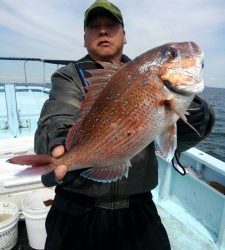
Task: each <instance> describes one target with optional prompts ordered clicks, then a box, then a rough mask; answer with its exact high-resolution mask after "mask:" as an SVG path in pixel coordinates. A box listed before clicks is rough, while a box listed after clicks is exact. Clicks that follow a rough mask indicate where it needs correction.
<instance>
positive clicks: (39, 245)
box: [22, 188, 55, 249]
mask: <svg viewBox="0 0 225 250" xmlns="http://www.w3.org/2000/svg"><path fill="white" fill-rule="evenodd" d="M54 196H55V192H54V191H53V190H51V189H47V188H46V189H43V190H40V191H37V192H33V193H31V194H29V195H28V196H27V197H26V198H24V199H23V202H22V210H23V215H24V218H25V222H26V228H27V235H28V241H29V245H30V246H31V247H32V248H35V249H44V245H45V240H46V230H45V220H46V217H47V214H48V211H49V209H50V206H48V207H46V206H45V204H44V203H43V202H44V201H46V200H49V199H54Z"/></svg>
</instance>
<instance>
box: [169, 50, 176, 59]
mask: <svg viewBox="0 0 225 250" xmlns="http://www.w3.org/2000/svg"><path fill="white" fill-rule="evenodd" d="M167 56H168V57H169V58H170V59H175V58H176V57H177V56H178V52H177V50H176V49H175V48H169V49H168V50H167Z"/></svg>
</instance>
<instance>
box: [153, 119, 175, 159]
mask: <svg viewBox="0 0 225 250" xmlns="http://www.w3.org/2000/svg"><path fill="white" fill-rule="evenodd" d="M156 142H157V144H158V145H159V147H160V149H161V151H162V153H163V155H164V157H165V158H166V160H167V161H169V162H170V161H171V160H172V158H173V156H174V153H175V150H176V148H177V125H176V123H175V124H174V125H172V126H170V127H169V128H168V129H167V130H165V131H164V132H163V133H162V134H161V135H160V136H159V137H158V138H157V139H156Z"/></svg>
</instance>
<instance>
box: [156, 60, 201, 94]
mask: <svg viewBox="0 0 225 250" xmlns="http://www.w3.org/2000/svg"><path fill="white" fill-rule="evenodd" d="M202 68H203V62H202V57H201V56H200V57H199V58H193V59H191V60H190V59H189V60H183V64H182V63H181V65H179V64H177V65H173V64H170V65H167V67H164V69H163V71H162V74H161V75H160V77H161V80H162V82H163V84H164V85H165V86H166V87H167V88H168V89H170V90H171V91H173V92H175V93H178V94H181V95H187V96H188V95H193V94H197V93H200V92H202V91H203V89H204V83H203V79H202Z"/></svg>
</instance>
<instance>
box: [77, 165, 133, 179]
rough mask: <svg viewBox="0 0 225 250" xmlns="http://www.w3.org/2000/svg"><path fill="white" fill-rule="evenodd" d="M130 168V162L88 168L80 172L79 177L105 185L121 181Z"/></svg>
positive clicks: (126, 175)
mask: <svg viewBox="0 0 225 250" xmlns="http://www.w3.org/2000/svg"><path fill="white" fill-rule="evenodd" d="M130 167H131V163H130V161H126V162H122V163H120V164H117V165H112V166H109V167H98V168H90V169H88V170H85V171H84V172H82V173H81V176H83V177H85V178H87V179H90V180H93V181H97V182H103V183H107V182H112V181H116V180H118V179H121V178H122V177H123V176H125V177H126V178H127V177H128V171H129V168H130Z"/></svg>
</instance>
